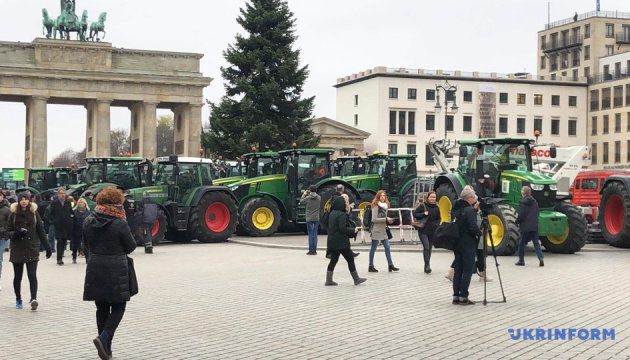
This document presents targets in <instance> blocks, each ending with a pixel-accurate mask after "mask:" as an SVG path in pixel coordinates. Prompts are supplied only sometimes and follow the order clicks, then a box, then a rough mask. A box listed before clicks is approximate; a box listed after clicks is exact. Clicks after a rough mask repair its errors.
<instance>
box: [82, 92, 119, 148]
mask: <svg viewBox="0 0 630 360" xmlns="http://www.w3.org/2000/svg"><path fill="white" fill-rule="evenodd" d="M111 102H112V101H111V100H103V99H98V100H90V101H89V102H88V105H87V106H86V109H87V126H86V133H87V134H86V144H85V153H86V157H108V156H112V155H114V156H118V154H111V151H110V148H111V146H110V143H111V128H110V105H111Z"/></svg>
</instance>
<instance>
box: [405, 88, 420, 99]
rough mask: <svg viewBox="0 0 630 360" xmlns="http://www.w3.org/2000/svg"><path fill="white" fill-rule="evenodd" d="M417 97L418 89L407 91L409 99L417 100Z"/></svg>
mask: <svg viewBox="0 0 630 360" xmlns="http://www.w3.org/2000/svg"><path fill="white" fill-rule="evenodd" d="M417 95H418V90H417V89H407V99H409V100H416V97H417Z"/></svg>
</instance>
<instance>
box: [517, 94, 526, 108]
mask: <svg viewBox="0 0 630 360" xmlns="http://www.w3.org/2000/svg"><path fill="white" fill-rule="evenodd" d="M516 103H517V104H519V105H525V94H516Z"/></svg>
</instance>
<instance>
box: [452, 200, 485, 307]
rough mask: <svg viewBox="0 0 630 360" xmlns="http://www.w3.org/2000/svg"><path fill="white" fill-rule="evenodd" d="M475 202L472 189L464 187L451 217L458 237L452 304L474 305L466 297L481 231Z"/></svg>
mask: <svg viewBox="0 0 630 360" xmlns="http://www.w3.org/2000/svg"><path fill="white" fill-rule="evenodd" d="M475 202H477V195H475V191H474V190H472V189H464V190H462V192H461V194H460V199H458V200H457V201H456V202H455V206H454V207H453V210H452V211H451V219H455V221H456V223H457V227H458V228H459V239H458V241H457V243H456V244H455V249H454V250H453V251H454V253H455V275H454V277H453V304H454V305H456V304H460V305H474V304H475V303H474V302H472V301H471V300H469V299H468V287H469V286H470V279H471V277H472V273H473V271H475V255H476V251H477V247H478V244H479V236H480V235H481V231H480V230H479V225H478V224H477V212H476V211H475V209H474V208H473V207H472V206H473V204H474V203H475Z"/></svg>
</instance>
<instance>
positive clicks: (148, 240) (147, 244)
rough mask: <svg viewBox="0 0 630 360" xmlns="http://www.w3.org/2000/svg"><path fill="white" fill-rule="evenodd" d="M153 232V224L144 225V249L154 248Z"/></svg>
mask: <svg viewBox="0 0 630 360" xmlns="http://www.w3.org/2000/svg"><path fill="white" fill-rule="evenodd" d="M152 232H153V224H144V223H143V224H142V242H143V243H144V248H145V249H147V248H152V247H153V237H152V236H151V233H152Z"/></svg>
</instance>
